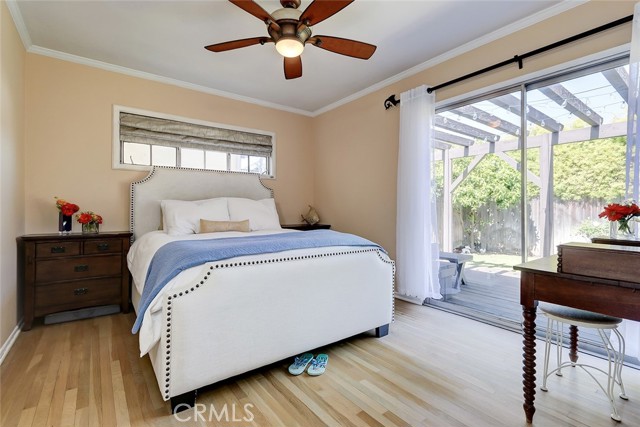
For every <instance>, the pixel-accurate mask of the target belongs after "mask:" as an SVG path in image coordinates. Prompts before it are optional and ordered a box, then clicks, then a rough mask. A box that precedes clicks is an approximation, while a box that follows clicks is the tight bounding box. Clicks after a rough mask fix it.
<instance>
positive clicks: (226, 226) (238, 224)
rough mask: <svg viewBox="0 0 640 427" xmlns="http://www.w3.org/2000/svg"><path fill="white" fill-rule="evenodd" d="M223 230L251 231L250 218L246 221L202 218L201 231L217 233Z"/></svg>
mask: <svg viewBox="0 0 640 427" xmlns="http://www.w3.org/2000/svg"><path fill="white" fill-rule="evenodd" d="M221 231H244V232H249V231H251V228H250V226H249V220H248V219H245V220H244V221H209V220H206V219H201V220H200V233H217V232H221Z"/></svg>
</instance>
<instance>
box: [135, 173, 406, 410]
mask: <svg viewBox="0 0 640 427" xmlns="http://www.w3.org/2000/svg"><path fill="white" fill-rule="evenodd" d="M220 201H224V203H225V206H226V207H227V211H228V213H229V220H228V221H227V222H225V221H217V220H216V219H215V218H214V219H212V220H211V222H207V221H203V222H200V224H199V225H200V226H201V227H203V228H201V229H200V230H196V231H206V230H205V228H207V227H208V226H209V224H214V225H215V227H214V229H215V230H217V229H218V228H217V227H219V226H220V224H225V225H226V224H232V230H231V231H225V232H213V233H196V232H193V233H188V232H187V233H183V234H180V233H177V234H176V233H174V232H173V231H175V230H176V228H174V227H175V223H176V218H179V219H180V220H182V219H184V218H186V217H187V216H189V215H190V216H191V217H197V216H198V215H199V216H202V215H204V214H203V213H202V212H205V211H206V212H207V213H206V214H207V215H213V214H212V213H211V212H213V211H214V210H215V209H214V208H215V206H219V203H220ZM212 203H217V205H215V206H214V205H212ZM196 204H197V206H196ZM172 206H173V207H175V206H180V209H183V210H182V211H180V210H179V209H178V210H177V212H178V213H179V214H178V215H176V210H175V209H174V210H173V211H172V210H171V207H172ZM185 206H186V207H187V208H188V209H186V210H185ZM202 206H206V210H205V208H203V207H202ZM212 206H213V207H212ZM238 206H241V207H244V208H247V209H254V207H255V206H258V207H257V208H255V209H256V210H255V211H254V210H250V211H247V210H246V209H245V210H244V211H243V210H242V209H240V210H238ZM265 206H266V208H264V207H265ZM261 209H262V210H261ZM264 209H266V211H269V209H271V211H269V212H274V213H275V220H273V219H272V217H268V219H267V220H264V218H263V217H261V216H260V215H262V214H263V213H264V212H263V210H264ZM258 211H259V213H258V214H256V213H255V212H258ZM266 211H265V212H266ZM180 212H182V213H180ZM184 212H188V214H184V217H183V213H184ZM194 212H196V213H194ZM220 212H222V211H220ZM171 215H173V216H171ZM221 215H222V213H221ZM256 215H257V216H256ZM269 215H271V214H269ZM246 216H249V217H250V218H249V219H250V221H248V222H245V220H243V218H244V217H246ZM200 219H202V218H200ZM186 221H187V223H188V224H191V223H190V222H189V221H194V220H193V218H191V219H190V220H186ZM261 221H262V223H261ZM274 221H276V222H277V211H276V210H275V202H274V200H273V191H272V190H270V189H269V188H267V187H266V186H264V185H263V183H262V181H261V180H260V178H259V175H256V174H250V173H238V172H219V171H205V170H187V169H179V168H169V167H154V169H153V170H152V171H151V172H150V174H149V175H148V176H147V177H146V178H144V179H142V180H140V181H137V182H133V183H132V184H131V231H132V233H133V237H132V239H133V240H134V242H133V244H132V247H131V251H130V252H129V256H128V263H129V269H130V271H131V274H132V278H133V281H132V283H133V284H132V303H133V306H134V308H135V310H136V314H137V316H138V318H137V319H136V325H134V331H135V332H136V333H138V334H139V335H140V337H139V342H140V353H141V356H144V355H148V356H149V358H150V360H151V364H152V366H153V369H154V372H155V375H156V379H157V382H158V387H159V390H160V393H161V395H162V397H163V399H164V400H165V401H166V400H170V401H171V408H172V411H174V412H175V411H178V410H182V409H186V408H188V407H189V406H190V405H193V404H194V403H195V398H196V392H197V390H198V389H199V388H202V387H204V386H207V385H210V384H214V383H216V382H218V381H221V380H224V379H227V378H230V377H233V376H236V375H239V374H242V373H245V372H248V371H250V370H253V369H256V368H260V367H262V366H265V365H269V364H271V363H274V362H277V361H280V360H283V359H286V358H289V357H292V356H295V355H297V354H300V353H304V352H306V351H309V350H312V349H315V348H318V347H322V346H325V345H328V344H331V343H334V342H337V341H340V340H342V339H345V338H349V337H351V336H354V335H357V334H360V333H362V332H366V331H370V330H375V336H376V337H382V336H384V335H386V334H387V333H388V330H389V324H390V323H391V321H392V320H393V292H394V289H393V287H394V274H395V265H394V262H393V261H392V260H391V259H390V258H389V257H388V256H387V254H386V252H385V251H384V250H383V249H382V248H380V247H378V246H376V245H371V246H369V245H366V244H362V245H360V244H359V243H360V241H359V240H356V239H361V238H359V237H357V236H351V235H349V236H347V237H349V238H350V239H352V240H346V241H345V242H346V243H343V242H342V241H340V244H339V245H337V244H336V245H334V243H333V242H334V240H327V242H329V243H327V242H325V243H324V244H325V245H327V246H319V247H298V246H291V247H290V246H283V247H284V248H285V249H284V250H280V251H277V252H273V253H265V254H260V253H253V252H251V251H249V252H237V253H235V252H234V253H235V254H240V255H239V256H234V257H233V258H225V259H221V260H215V259H217V258H215V259H214V260H209V259H210V258H199V257H198V256H193V257H190V256H184V257H183V256H176V257H175V258H176V259H178V258H179V259H184V260H188V261H189V262H191V261H193V260H197V261H193V262H192V264H195V263H196V262H202V263H201V264H198V265H191V264H189V265H185V266H184V267H180V268H177V267H176V268H175V270H177V271H178V272H177V273H173V274H174V276H167V279H168V281H167V280H165V282H166V285H165V286H164V287H162V288H160V289H159V290H158V288H159V287H157V288H156V287H155V285H154V284H151V283H150V282H152V280H151V277H156V276H154V275H152V274H151V269H150V266H152V265H154V266H166V265H167V263H166V262H164V261H163V262H160V261H158V259H159V258H160V253H161V252H164V253H165V254H166V253H171V254H173V253H174V252H172V251H173V250H174V246H172V245H176V246H175V247H176V248H177V246H178V245H182V246H184V247H187V246H189V247H191V246H198V247H200V246H205V245H220V244H222V242H225V243H224V244H225V245H226V244H227V243H231V242H233V243H238V244H239V242H241V241H242V242H244V241H249V240H251V239H255V241H256V242H257V241H267V240H270V239H277V238H279V239H283V240H286V241H287V242H288V241H298V240H303V239H304V240H308V239H309V238H308V237H306V236H307V233H314V232H308V231H295V230H283V229H281V228H280V227H279V223H276V224H274ZM238 223H242V227H245V228H243V231H234V230H236V228H234V227H237V224H238ZM247 223H249V224H250V226H251V229H250V230H249V231H247V230H246V226H247ZM183 225H184V224H183ZM258 225H259V226H258ZM189 226H191V225H189ZM195 227H196V229H197V228H198V225H196V226H195ZM187 228H188V227H187ZM318 231H323V232H324V231H327V232H329V233H335V234H334V235H331V236H330V237H331V238H333V237H335V236H336V235H337V234H344V233H336V232H333V231H330V230H318ZM294 233H301V234H294ZM309 237H312V235H311V234H309ZM318 237H322V236H318ZM339 237H342V236H339ZM253 242H254V240H251V241H250V243H251V245H250V246H247V245H246V244H245V246H244V247H248V248H250V249H251V250H253V248H255V247H256V246H257V245H258V244H257V243H256V244H255V245H254V244H253ZM369 243H371V242H369ZM296 244H297V243H296ZM352 244H353V245H352ZM176 250H177V249H176ZM176 253H177V252H176ZM202 259H204V260H206V261H204V262H203V261H202ZM158 268H160V267H158ZM172 268H173V267H172ZM147 269H149V271H148V272H147ZM147 275H148V276H149V279H148V280H147ZM145 281H146V282H147V283H145ZM156 281H157V280H156ZM145 289H146V290H145ZM150 289H153V290H152V291H150ZM154 293H157V294H154ZM138 328H139V329H138Z"/></svg>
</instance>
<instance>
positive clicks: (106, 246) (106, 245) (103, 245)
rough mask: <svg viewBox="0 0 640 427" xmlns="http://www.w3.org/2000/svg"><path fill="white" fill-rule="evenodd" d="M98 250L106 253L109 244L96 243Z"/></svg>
mask: <svg viewBox="0 0 640 427" xmlns="http://www.w3.org/2000/svg"><path fill="white" fill-rule="evenodd" d="M98 250H99V251H107V250H109V244H108V243H98Z"/></svg>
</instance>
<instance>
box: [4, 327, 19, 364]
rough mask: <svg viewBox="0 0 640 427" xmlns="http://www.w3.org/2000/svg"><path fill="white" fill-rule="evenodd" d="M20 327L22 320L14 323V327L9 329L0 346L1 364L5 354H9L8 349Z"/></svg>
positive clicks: (16, 336)
mask: <svg viewBox="0 0 640 427" xmlns="http://www.w3.org/2000/svg"><path fill="white" fill-rule="evenodd" d="M21 329H22V321H20V322H19V323H18V324H17V325H16V327H15V328H13V331H11V334H10V335H9V338H7V340H6V341H5V342H4V344H2V347H0V365H2V362H4V358H5V356H6V355H7V354H9V350H11V347H13V343H15V342H16V339H17V338H18V335H20V330H21Z"/></svg>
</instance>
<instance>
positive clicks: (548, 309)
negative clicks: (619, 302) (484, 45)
mask: <svg viewBox="0 0 640 427" xmlns="http://www.w3.org/2000/svg"><path fill="white" fill-rule="evenodd" d="M540 310H541V311H542V312H543V313H544V314H545V315H546V316H547V319H548V321H547V337H546V342H545V348H544V373H543V376H542V378H543V379H542V387H540V389H541V390H542V391H547V378H549V376H550V375H551V374H553V373H555V374H556V375H557V376H560V377H561V376H562V368H565V367H567V366H572V367H575V366H579V367H580V368H582V369H583V370H584V371H585V372H586V373H587V374H589V376H591V378H593V380H594V381H595V382H596V383H597V384H598V386H599V387H600V389H601V390H602V392H603V393H604V394H605V395H606V396H607V398H608V399H609V403H610V404H611V411H612V412H611V418H613V419H614V420H615V421H621V420H622V418H621V417H620V415H618V411H617V410H616V405H615V402H614V398H613V387H614V385H615V384H618V386H619V387H620V395H619V396H620V398H621V399H624V400H628V397H627V395H626V394H625V391H624V385H623V384H622V362H623V359H624V338H623V337H622V334H620V331H618V325H619V324H620V322H622V319H619V318H617V317H611V316H606V315H604V314H599V313H593V312H591V311H585V310H578V309H576V308H570V307H564V306H561V305H555V304H548V303H541V304H540ZM565 323H567V324H569V325H571V335H572V336H571V341H572V345H571V352H570V353H569V357H570V359H571V360H570V361H566V362H562V329H563V325H564V324H565ZM554 326H555V336H556V350H557V363H558V364H557V367H556V368H555V369H553V370H552V371H551V372H549V353H550V351H551V335H552V334H553V332H554ZM578 326H579V327H583V328H592V329H595V330H597V331H598V335H600V338H601V339H602V345H603V348H604V350H605V351H606V352H607V360H608V361H609V370H608V372H605V371H604V370H602V369H600V368H597V367H595V366H591V365H587V364H584V363H577V360H578V356H577V348H576V344H577V327H578ZM607 330H610V331H612V332H613V333H614V334H616V336H617V338H618V345H617V348H615V347H614V346H613V344H612V343H611V340H610V339H609V336H608V334H606V333H605V331H607ZM588 369H592V370H596V371H599V372H601V373H603V374H604V375H606V376H607V387H606V389H605V387H603V386H602V383H601V382H600V381H598V379H597V378H596V377H595V376H594V375H593V374H592V373H591V372H590V371H589V370H588Z"/></svg>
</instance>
